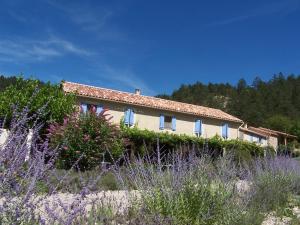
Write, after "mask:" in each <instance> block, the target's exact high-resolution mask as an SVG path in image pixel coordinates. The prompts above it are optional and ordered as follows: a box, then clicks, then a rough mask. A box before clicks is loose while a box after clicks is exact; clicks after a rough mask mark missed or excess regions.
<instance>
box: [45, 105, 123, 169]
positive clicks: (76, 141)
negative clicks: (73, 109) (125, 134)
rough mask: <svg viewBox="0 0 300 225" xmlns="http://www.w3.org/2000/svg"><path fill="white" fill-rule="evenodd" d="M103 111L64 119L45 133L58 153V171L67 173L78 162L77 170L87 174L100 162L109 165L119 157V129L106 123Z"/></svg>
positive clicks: (93, 111)
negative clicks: (62, 169)
mask: <svg viewBox="0 0 300 225" xmlns="http://www.w3.org/2000/svg"><path fill="white" fill-rule="evenodd" d="M106 112H107V110H103V111H102V112H101V113H99V114H97V113H96V110H95V108H93V109H91V110H90V111H89V112H88V113H86V114H81V115H76V114H74V115H72V116H70V117H68V118H65V120H64V123H63V124H62V125H60V124H58V123H55V124H52V125H51V126H50V128H49V129H48V131H49V134H48V137H49V139H50V144H51V146H52V147H57V146H58V147H59V149H60V150H61V152H60V156H59V160H58V167H59V168H64V169H70V168H71V167H72V165H73V164H74V163H75V162H77V161H78V164H77V167H78V168H79V169H80V170H90V169H92V168H94V167H96V166H100V164H101V162H104V161H110V162H111V161H113V160H115V159H117V158H119V157H120V156H121V155H122V154H123V141H122V137H121V133H120V132H119V129H118V128H117V127H116V126H115V125H113V124H111V123H110V122H109V118H108V116H109V115H108V114H107V113H106Z"/></svg>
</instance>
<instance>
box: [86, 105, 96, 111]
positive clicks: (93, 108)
mask: <svg viewBox="0 0 300 225" xmlns="http://www.w3.org/2000/svg"><path fill="white" fill-rule="evenodd" d="M95 109H96V107H95V106H94V105H92V104H87V111H88V112H95V111H96V110H95Z"/></svg>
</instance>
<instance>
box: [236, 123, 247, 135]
mask: <svg viewBox="0 0 300 225" xmlns="http://www.w3.org/2000/svg"><path fill="white" fill-rule="evenodd" d="M242 122H243V123H242V124H241V125H240V126H239V128H238V136H237V138H238V139H239V136H240V128H241V127H242V126H244V124H245V123H244V121H242ZM243 139H244V138H243Z"/></svg>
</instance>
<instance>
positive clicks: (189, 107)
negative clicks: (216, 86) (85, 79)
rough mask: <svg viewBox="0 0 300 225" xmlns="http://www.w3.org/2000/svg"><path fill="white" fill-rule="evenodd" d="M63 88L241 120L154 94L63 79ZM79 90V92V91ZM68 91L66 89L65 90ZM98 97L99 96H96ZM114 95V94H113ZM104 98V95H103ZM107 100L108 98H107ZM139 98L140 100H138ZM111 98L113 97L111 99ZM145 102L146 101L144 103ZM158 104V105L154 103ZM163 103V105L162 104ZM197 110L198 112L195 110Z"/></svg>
mask: <svg viewBox="0 0 300 225" xmlns="http://www.w3.org/2000/svg"><path fill="white" fill-rule="evenodd" d="M62 86H63V89H64V90H68V89H69V88H71V89H70V90H69V91H71V92H72V88H73V92H76V90H77V91H78V89H79V90H80V89H81V91H82V89H83V90H84V89H90V90H91V91H93V92H103V93H105V92H107V94H108V93H111V95H117V96H119V97H117V98H120V99H119V100H121V99H122V97H121V96H122V95H123V96H126V98H123V99H122V100H121V101H124V102H128V103H130V104H135V103H136V104H138V105H144V106H147V107H152V108H153V107H154V108H161V109H165V110H171V111H178V112H183V113H191V114H199V115H203V116H207V117H211V118H217V119H225V120H229V121H235V122H242V120H240V119H239V118H237V117H235V116H233V115H230V114H229V113H227V112H224V111H223V110H221V109H217V108H211V107H206V106H201V105H195V104H190V103H185V102H179V101H174V100H169V99H163V98H157V97H154V96H147V95H137V94H135V93H131V92H125V91H119V90H115V89H109V88H103V87H96V86H92V85H87V84H80V83H76V82H70V81H64V82H63V83H62ZM81 91H80V92H81ZM67 92H68V91H67ZM88 92H89V91H87V92H86V93H85V94H84V95H90V96H92V95H93V94H92V95H91V93H88ZM94 95H95V96H94V97H97V94H94ZM98 97H99V96H98ZM115 97H116V96H115ZM130 97H132V98H133V101H135V100H137V102H132V101H129V100H128V98H130ZM104 98H105V99H106V97H104ZM107 99H108V100H109V98H107ZM138 99H140V100H141V101H139V100H138ZM111 100H113V99H111ZM115 100H116V99H115ZM146 102H148V103H147V104H146ZM156 104H158V105H156ZM162 105H163V106H162ZM197 111H199V112H197Z"/></svg>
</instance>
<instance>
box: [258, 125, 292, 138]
mask: <svg viewBox="0 0 300 225" xmlns="http://www.w3.org/2000/svg"><path fill="white" fill-rule="evenodd" d="M258 129H260V130H263V131H265V132H269V133H271V134H276V135H282V136H286V137H289V138H297V136H295V135H292V134H288V133H285V132H281V131H277V130H271V129H268V128H264V127H259V128H258Z"/></svg>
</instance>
